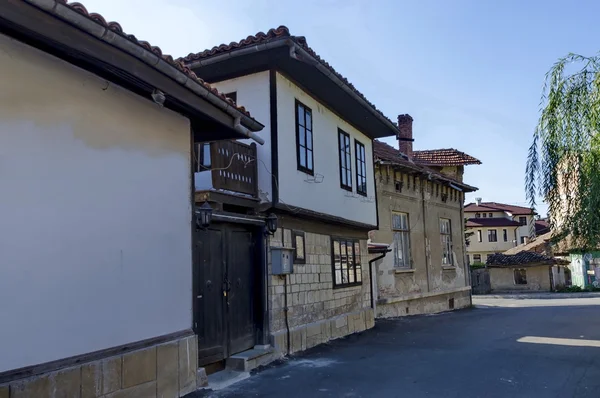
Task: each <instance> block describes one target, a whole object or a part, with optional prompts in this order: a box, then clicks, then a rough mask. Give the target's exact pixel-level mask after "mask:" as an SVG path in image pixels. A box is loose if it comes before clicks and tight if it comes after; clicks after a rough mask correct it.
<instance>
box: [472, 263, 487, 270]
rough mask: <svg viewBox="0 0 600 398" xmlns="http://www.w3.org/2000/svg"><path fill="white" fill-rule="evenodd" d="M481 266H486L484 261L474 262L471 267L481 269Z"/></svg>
mask: <svg viewBox="0 0 600 398" xmlns="http://www.w3.org/2000/svg"><path fill="white" fill-rule="evenodd" d="M479 268H485V264H484V263H473V264H471V269H479Z"/></svg>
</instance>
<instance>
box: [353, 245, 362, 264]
mask: <svg viewBox="0 0 600 398" xmlns="http://www.w3.org/2000/svg"><path fill="white" fill-rule="evenodd" d="M354 256H355V261H356V264H360V263H361V261H360V243H358V242H354Z"/></svg>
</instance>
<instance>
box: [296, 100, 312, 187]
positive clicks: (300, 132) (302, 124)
mask: <svg viewBox="0 0 600 398" xmlns="http://www.w3.org/2000/svg"><path fill="white" fill-rule="evenodd" d="M296 152H297V153H296V155H297V160H298V170H300V171H303V172H305V173H307V174H310V175H314V173H315V171H314V163H313V134H312V111H311V110H310V108H308V107H307V106H305V105H304V104H302V103H301V102H300V101H298V100H296Z"/></svg>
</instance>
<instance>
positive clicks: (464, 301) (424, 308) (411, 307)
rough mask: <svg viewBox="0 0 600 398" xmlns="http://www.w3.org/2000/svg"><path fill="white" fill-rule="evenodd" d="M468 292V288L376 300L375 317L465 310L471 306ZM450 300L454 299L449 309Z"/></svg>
mask: <svg viewBox="0 0 600 398" xmlns="http://www.w3.org/2000/svg"><path fill="white" fill-rule="evenodd" d="M470 290H471V288H470V287H463V288H459V289H454V290H452V291H449V292H432V293H424V294H413V295H406V296H400V297H390V298H385V299H380V300H377V306H376V312H377V317H378V318H394V317H399V316H407V315H419V314H435V313H438V312H444V311H450V310H453V309H454V310H456V309H460V308H467V307H469V306H470V305H471V297H470ZM450 299H454V308H450Z"/></svg>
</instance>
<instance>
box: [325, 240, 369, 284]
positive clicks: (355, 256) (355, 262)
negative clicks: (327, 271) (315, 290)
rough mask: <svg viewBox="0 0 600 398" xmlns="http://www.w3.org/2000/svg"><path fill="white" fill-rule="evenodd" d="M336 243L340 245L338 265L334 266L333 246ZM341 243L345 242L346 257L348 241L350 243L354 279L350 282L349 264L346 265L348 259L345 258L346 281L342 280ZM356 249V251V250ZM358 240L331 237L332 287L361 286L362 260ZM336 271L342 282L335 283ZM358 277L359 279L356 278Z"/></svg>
mask: <svg viewBox="0 0 600 398" xmlns="http://www.w3.org/2000/svg"><path fill="white" fill-rule="evenodd" d="M336 243H337V244H338V245H339V247H340V261H339V263H340V266H339V268H336V258H335V256H336V254H335V247H336ZM342 243H344V244H345V247H346V257H348V249H347V247H348V246H347V245H348V243H350V244H352V272H353V275H354V281H353V282H350V266H348V264H349V263H348V259H347V260H346V278H347V279H346V280H347V281H346V282H343V262H342V253H341V246H342ZM357 249H358V252H357ZM360 250H361V249H360V241H359V240H358V239H351V238H344V237H336V236H332V237H331V274H332V276H333V278H332V283H333V288H334V289H342V288H346V287H352V286H361V285H362V266H363V264H362V261H361V251H360ZM357 270H358V272H357ZM336 271H339V274H340V279H342V283H337V282H336V281H337V279H336ZM358 279H360V280H358Z"/></svg>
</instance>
